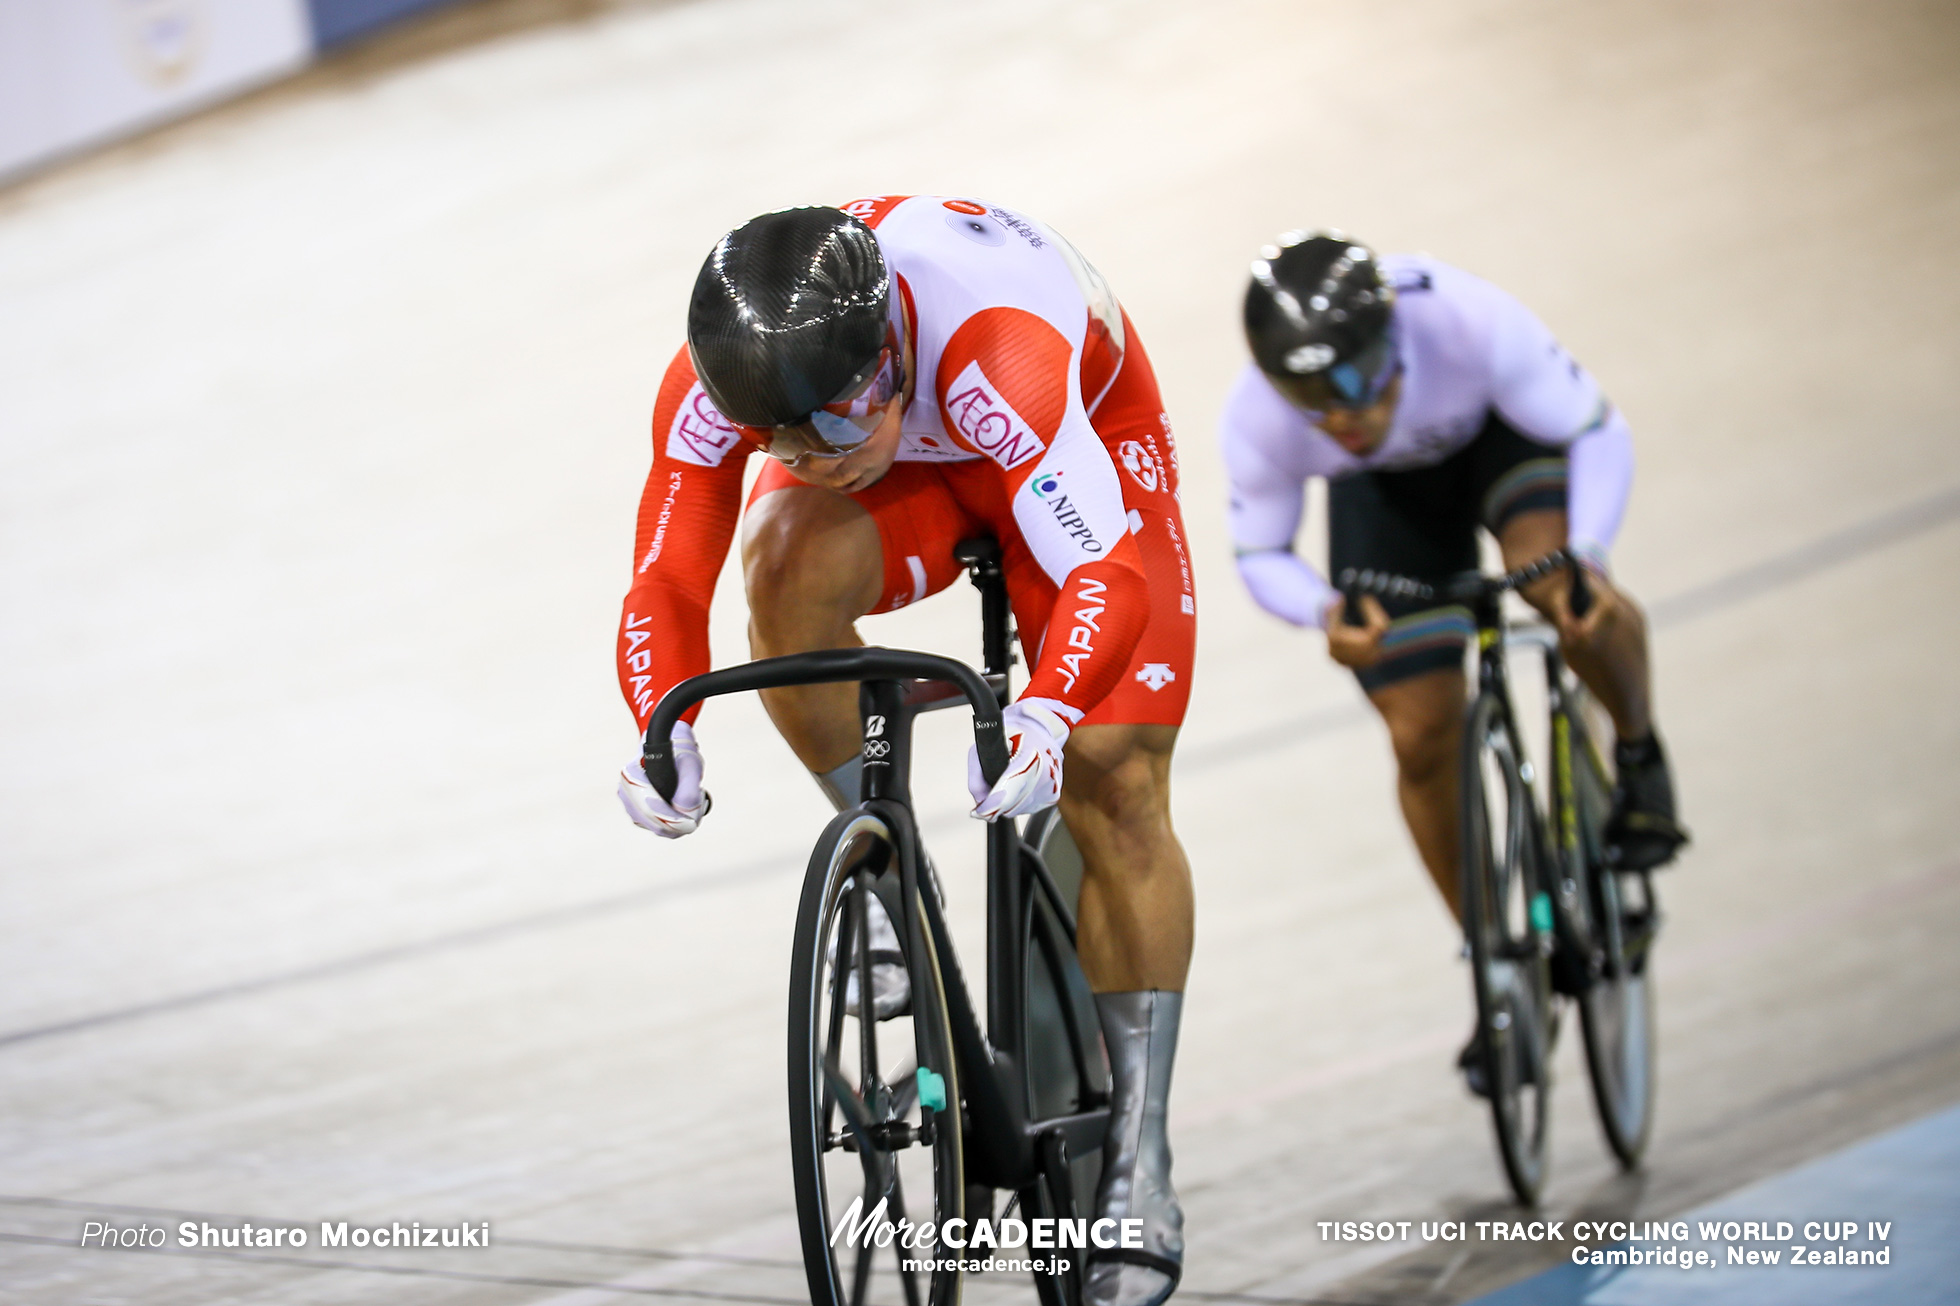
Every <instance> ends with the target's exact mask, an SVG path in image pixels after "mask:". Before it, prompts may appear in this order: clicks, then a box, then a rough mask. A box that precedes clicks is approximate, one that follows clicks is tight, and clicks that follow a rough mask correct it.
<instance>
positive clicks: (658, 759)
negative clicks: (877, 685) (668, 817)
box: [640, 647, 1007, 803]
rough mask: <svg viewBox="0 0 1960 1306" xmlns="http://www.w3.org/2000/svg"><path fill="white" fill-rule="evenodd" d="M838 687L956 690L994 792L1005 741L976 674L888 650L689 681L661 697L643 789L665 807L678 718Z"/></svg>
mask: <svg viewBox="0 0 1960 1306" xmlns="http://www.w3.org/2000/svg"><path fill="white" fill-rule="evenodd" d="M840 680H859V681H862V680H944V681H949V682H951V683H952V684H954V685H957V686H958V687H959V690H960V692H961V693H962V694H965V695H966V701H967V702H969V703H971V704H973V746H974V747H975V748H976V749H977V750H979V753H980V771H981V774H983V775H985V776H986V778H987V783H988V784H990V785H991V784H992V783H994V781H996V780H998V779H1000V775H1001V772H1003V771H1005V770H1006V769H1007V741H1006V740H1005V739H1004V738H1003V737H1002V734H1001V727H1000V704H999V702H998V701H997V700H996V699H995V698H994V693H993V691H992V690H991V689H989V688H987V682H986V681H984V680H982V679H981V678H980V673H979V672H977V671H975V670H974V669H973V668H972V667H969V666H968V665H966V663H964V662H959V661H956V660H954V659H952V658H943V657H939V656H937V655H936V654H932V653H911V652H907V651H905V650H903V649H894V648H876V647H873V648H833V649H823V650H820V651H818V652H815V653H791V654H788V655H786V656H784V657H779V658H763V659H761V660H760V661H757V662H745V663H743V664H742V665H740V666H735V667H726V668H723V669H722V670H720V671H710V672H708V673H706V674H705V675H699V676H691V677H689V678H688V679H686V680H683V681H681V683H680V684H678V685H675V686H674V687H673V688H672V689H670V690H668V691H667V692H666V694H665V695H663V696H662V697H661V700H660V702H659V704H658V705H657V706H656V707H655V708H654V709H653V716H652V717H651V718H649V719H648V721H647V734H646V742H645V743H644V745H643V746H642V748H641V757H640V761H641V765H642V767H643V768H644V769H645V770H646V773H647V783H648V784H650V785H652V786H653V788H654V791H655V792H656V793H658V794H659V795H660V796H661V797H662V798H664V799H666V800H667V801H668V802H670V803H671V802H672V801H673V800H674V790H675V788H676V787H677V786H678V785H679V784H680V776H679V775H678V774H677V773H676V771H675V770H674V744H673V740H672V738H671V736H672V735H673V733H674V723H675V722H676V721H678V720H680V719H681V713H683V712H685V711H687V710H688V709H689V708H690V707H693V706H694V705H695V704H696V703H699V702H700V701H702V700H703V699H707V698H715V697H717V696H719V695H722V694H740V693H743V692H745V691H747V690H751V689H782V688H785V687H787V686H789V685H822V684H830V683H833V682H836V681H840Z"/></svg>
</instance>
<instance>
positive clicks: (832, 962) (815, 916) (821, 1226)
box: [789, 810, 964, 1306]
mask: <svg viewBox="0 0 1960 1306" xmlns="http://www.w3.org/2000/svg"><path fill="white" fill-rule="evenodd" d="M902 893H903V891H902V888H901V884H900V877H899V852H898V848H897V847H896V845H895V844H894V842H893V838H892V833H891V830H890V828H889V827H888V826H887V825H886V824H885V822H884V821H882V820H880V819H879V818H878V817H877V816H876V815H873V814H872V813H869V812H865V811H862V810H857V811H850V812H845V813H844V814H842V815H840V816H838V817H837V818H836V819H835V820H833V821H832V822H831V823H830V825H829V827H828V828H827V829H825V831H824V834H823V837H822V839H820V840H819V841H818V844H817V847H816V851H815V852H814V853H812V855H811V858H810V868H809V872H808V874H807V876H806V878H805V880H804V885H803V899H802V904H801V906H800V908H799V910H798V912H797V922H796V942H795V945H794V948H793V950H792V962H791V972H790V1007H789V1110H790V1156H791V1163H792V1165H793V1167H794V1169H795V1179H796V1212H797V1220H798V1224H799V1226H800V1230H801V1234H802V1242H803V1266H804V1271H805V1274H806V1275H807V1276H808V1279H809V1285H810V1300H811V1301H812V1302H813V1303H815V1306H870V1304H871V1303H896V1302H901V1301H902V1302H903V1303H905V1306H954V1303H957V1302H958V1300H959V1296H960V1284H961V1278H960V1273H959V1271H958V1270H957V1269H955V1268H951V1267H950V1266H949V1264H948V1263H947V1262H945V1261H944V1260H943V1259H941V1253H940V1248H939V1247H938V1246H937V1244H936V1243H925V1244H923V1245H920V1243H921V1240H920V1239H918V1238H916V1237H911V1238H908V1237H907V1236H906V1232H907V1229H908V1223H907V1222H909V1227H910V1228H912V1229H916V1228H917V1227H918V1226H920V1225H922V1224H924V1223H925V1222H926V1221H931V1222H932V1224H933V1227H934V1228H935V1229H937V1228H939V1227H940V1226H941V1225H943V1224H944V1222H945V1221H946V1220H949V1219H951V1218H953V1217H955V1216H958V1215H959V1214H960V1213H961V1210H962V1207H963V1203H964V1172H963V1167H962V1154H961V1129H960V1094H959V1074H958V1067H957V1065H956V1064H955V1061H954V1058H953V1055H952V1043H951V1037H950V1021H949V1020H948V1017H947V1013H946V1001H945V989H944V985H943V983H942V979H941V975H940V969H939V959H938V955H937V953H936V951H935V949H934V947H933V942H932V935H931V932H930V930H926V929H923V928H922V929H921V931H920V932H921V934H922V935H923V942H922V943H921V944H920V945H918V946H915V945H914V942H913V940H912V939H911V938H910V937H909V936H908V932H907V930H906V927H905V913H904V911H903V910H902ZM912 905H913V908H914V911H915V913H919V914H920V916H921V918H922V916H923V904H922V903H920V902H918V901H916V900H915V901H914V903H913V904H912ZM881 918H882V919H881ZM894 954H897V956H896V957H894ZM898 958H902V960H903V966H904V970H905V975H906V979H907V981H908V982H909V996H902V995H899V994H898V993H897V992H896V990H895V988H894V986H893V985H892V984H891V983H889V982H887V983H886V984H885V986H884V989H883V991H881V990H880V987H879V984H878V983H877V978H884V979H886V980H887V981H889V980H890V977H891V966H892V964H893V962H894V961H895V960H897V959H898ZM881 967H882V968H884V971H885V974H884V975H883V976H879V975H878V971H879V969H880V968H881ZM881 1204H882V1207H883V1209H882V1212H881V1211H880V1206H881ZM907 1242H912V1243H913V1244H914V1245H913V1246H909V1247H908V1246H906V1245H905V1244H906V1243H907ZM908 1260H922V1261H925V1262H928V1263H929V1264H930V1268H928V1269H917V1268H912V1269H908V1268H907V1267H906V1262H907V1261H908Z"/></svg>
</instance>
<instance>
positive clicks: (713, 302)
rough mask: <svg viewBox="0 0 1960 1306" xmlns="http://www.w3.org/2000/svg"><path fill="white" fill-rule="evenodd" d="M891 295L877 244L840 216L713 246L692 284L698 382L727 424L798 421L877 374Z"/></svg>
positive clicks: (811, 212) (796, 216) (798, 215)
mask: <svg viewBox="0 0 1960 1306" xmlns="http://www.w3.org/2000/svg"><path fill="white" fill-rule="evenodd" d="M890 296H891V278H890V277H889V275H888V274H887V273H886V270H885V257H884V255H883V254H882V253H880V252H879V249H878V239H877V237H876V236H874V235H872V234H871V228H869V227H867V226H865V225H864V224H863V223H862V222H859V221H858V220H857V219H856V218H853V217H852V216H850V215H849V214H848V213H845V212H843V211H842V210H841V209H828V208H799V209H783V210H781V211H780V212H776V213H765V214H763V215H762V216H761V217H758V218H752V219H750V220H749V221H747V222H745V223H743V224H742V225H741V226H739V227H737V228H735V230H733V231H731V232H729V233H728V234H727V235H726V236H723V237H722V238H721V240H720V241H719V242H717V243H716V245H715V247H714V249H713V251H712V252H710V253H709V255H708V260H707V262H705V263H703V264H702V265H701V275H700V276H698V277H696V278H695V281H694V297H693V298H692V299H691V300H690V301H689V302H688V306H687V348H688V353H689V354H690V355H692V357H693V359H694V371H695V374H696V375H697V376H699V377H700V378H701V386H702V388H703V389H704V390H706V391H707V392H708V397H709V398H710V399H712V400H714V403H715V407H716V408H719V409H720V410H721V412H722V415H723V416H724V417H726V418H728V420H729V421H731V422H734V423H736V424H738V425H741V426H754V427H773V426H786V425H789V424H792V423H797V422H802V421H804V420H805V419H806V418H808V417H809V416H810V414H811V413H813V412H815V411H816V410H817V409H819V408H822V407H823V406H824V405H825V404H828V403H831V402H832V401H833V400H835V399H836V398H837V397H838V396H839V395H845V394H850V393H852V392H853V391H854V390H856V389H857V388H858V387H860V386H862V385H863V384H864V383H865V381H866V379H867V378H868V377H869V376H870V375H871V373H872V371H873V369H875V368H876V367H877V365H878V362H879V358H880V353H881V351H882V349H883V347H884V344H885V331H886V327H887V310H888V309H889V307H890Z"/></svg>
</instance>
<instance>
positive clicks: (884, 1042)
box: [644, 540, 1110, 1306]
mask: <svg viewBox="0 0 1960 1306" xmlns="http://www.w3.org/2000/svg"><path fill="white" fill-rule="evenodd" d="M954 552H955V556H956V557H957V558H958V559H959V561H960V562H961V563H962V564H963V565H964V566H965V567H966V568H967V571H968V574H969V577H970V579H971V580H972V582H973V584H974V585H975V586H976V587H977V588H978V589H979V590H980V595H981V627H982V629H981V648H982V654H983V666H984V672H976V671H975V670H974V669H973V668H972V667H970V666H968V665H967V664H965V663H963V662H959V661H956V660H954V659H951V658H945V657H939V656H935V655H932V654H927V653H913V652H905V651H902V650H897V649H886V648H875V647H873V648H853V649H830V650H824V651H821V652H814V653H801V654H792V655H789V656H786V657H776V658H765V659H762V660H760V661H756V662H751V663H747V664H745V665H742V666H737V667H730V668H727V669H725V670H721V671H711V672H709V673H707V674H705V675H700V676H695V677H693V678H692V679H689V680H685V681H683V682H681V683H680V684H678V685H676V686H675V687H674V688H673V689H671V690H669V691H668V692H667V694H666V696H665V697H663V698H662V699H661V701H660V703H659V705H658V706H657V707H655V709H654V712H653V716H652V718H651V719H650V720H649V722H648V727H647V735H646V745H645V755H644V763H645V768H646V773H647V778H648V781H649V782H650V783H651V784H652V785H653V787H654V788H655V789H656V790H658V791H659V792H660V793H661V794H662V795H663V796H664V797H667V798H668V799H669V800H670V801H671V798H672V795H673V792H674V787H675V784H676V781H677V775H676V772H675V768H674V762H673V756H672V751H671V746H670V744H669V736H670V734H671V733H672V730H673V725H674V722H675V721H677V720H678V719H679V718H680V715H681V713H682V712H684V711H686V710H687V709H688V708H689V707H691V706H693V705H694V704H695V703H698V702H700V701H702V700H703V699H706V698H711V697H714V696H716V695H720V694H732V693H741V692H745V691H748V690H760V689H771V688H778V687H784V686H790V685H812V684H822V683H827V682H838V681H857V682H859V709H860V716H861V719H862V727H863V741H864V742H863V779H862V800H861V801H860V802H859V803H858V804H857V805H856V806H854V807H851V808H849V809H848V810H846V811H844V812H842V813H840V814H839V815H838V816H837V817H835V818H834V819H833V820H832V821H831V822H830V824H829V826H828V827H826V828H825V830H824V832H823V834H822V836H821V837H820V838H819V839H818V841H817V845H816V849H815V851H814V852H812V854H811V856H810V861H809V867H808V870H807V872H806V874H805V877H804V882H803V893H802V900H801V903H800V906H799V909H798V912H797V921H796V933H795V937H794V943H793V946H792V949H791V967H790V993H789V1113H790V1154H791V1164H792V1167H793V1170H794V1178H795V1187H796V1208H797V1220H798V1225H799V1229H800V1233H801V1237H802V1245H803V1263H804V1269H805V1272H806V1274H807V1276H808V1279H809V1287H810V1299H811V1301H812V1302H814V1303H816V1304H817V1306H866V1303H869V1302H871V1301H874V1300H881V1299H882V1300H889V1301H899V1300H902V1301H903V1302H904V1303H905V1306H950V1304H951V1303H954V1302H957V1301H958V1300H959V1296H960V1291H961V1285H962V1278H963V1275H964V1273H965V1272H966V1271H967V1270H968V1269H969V1268H971V1266H972V1265H973V1264H975V1263H978V1262H980V1261H982V1260H984V1259H985V1258H986V1257H987V1256H989V1255H1001V1256H1006V1257H1009V1258H1012V1259H1017V1260H1026V1261H1031V1262H1034V1263H1035V1265H1036V1268H1035V1269H1034V1270H1033V1273H1034V1280H1035V1286H1036V1289H1037V1292H1038V1295H1039V1298H1040V1300H1041V1302H1042V1304H1043V1306H1077V1303H1079V1302H1080V1300H1081V1288H1082V1281H1083V1278H1084V1275H1085V1272H1086V1259H1087V1256H1088V1253H1089V1252H1091V1251H1093V1250H1094V1249H1095V1246H1098V1245H1103V1244H1102V1243H1100V1242H1098V1235H1099V1234H1100V1236H1101V1237H1102V1238H1104V1239H1107V1238H1108V1237H1109V1236H1110V1231H1108V1230H1097V1229H1096V1228H1095V1227H1094V1222H1093V1220H1092V1219H1091V1218H1089V1217H1092V1216H1093V1214H1094V1202H1095V1192H1096V1184H1097V1182H1098V1180H1099V1178H1100V1173H1101V1164H1102V1161H1101V1158H1102V1145H1103V1138H1104V1135H1105V1134H1106V1133H1107V1132H1108V1124H1109V1088H1110V1081H1109V1067H1108V1062H1107V1060H1106V1058H1105V1057H1104V1054H1103V1048H1102V1040H1101V1032H1102V1031H1101V1024H1100V1021H1099V1018H1098V1016H1097V1014H1096V1006H1095V1001H1094V999H1093V997H1092V996H1091V994H1090V991H1089V985H1088V981H1087V980H1086V979H1085V978H1084V977H1083V974H1082V969H1081V966H1080V965H1079V963H1078V962H1077V960H1076V954H1075V916H1074V905H1073V897H1074V895H1073V892H1072V890H1071V891H1065V890H1064V889H1063V888H1061V887H1060V886H1058V885H1057V883H1056V881H1055V879H1054V877H1053V876H1052V875H1051V874H1050V873H1049V870H1048V867H1047V866H1046V864H1045V863H1044V860H1043V852H1044V851H1045V852H1047V853H1048V854H1049V855H1051V856H1054V857H1056V858H1057V860H1058V861H1060V862H1063V863H1068V862H1071V861H1075V855H1074V853H1073V849H1072V847H1071V845H1070V843H1069V840H1068V835H1067V829H1066V827H1065V826H1064V825H1063V824H1062V823H1061V821H1060V819H1059V817H1058V816H1057V814H1056V812H1055V809H1053V808H1050V809H1049V810H1048V811H1045V812H1043V813H1041V814H1040V815H1038V816H1036V817H1034V818H1031V819H1030V820H1029V822H1028V823H1027V828H1026V830H1025V831H1023V829H1021V828H1020V824H1019V823H1018V822H1015V821H1010V820H1000V821H995V822H993V823H991V824H990V825H989V826H988V827H987V879H986V894H987V898H986V902H987V947H986V952H987V975H986V1024H985V1027H984V1029H983V1028H982V1025H981V1023H980V1018H979V1014H978V1013H977V1011H976V1009H975V1005H974V1001H973V998H972V996H971V994H970V992H969V990H968V987H967V984H966V981H965V979H964V977H963V975H962V972H961V969H960V964H959V959H958V956H957V954H956V952H955V950H954V946H953V938H952V935H951V933H950V932H949V930H948V928H947V922H946V915H945V908H944V905H943V899H942V896H941V886H940V884H939V881H938V875H937V873H936V871H935V870H934V868H933V864H932V861H931V859H930V857H929V856H928V855H927V853H926V849H925V845H924V844H923V842H922V841H921V839H920V836H919V828H918V822H917V820H916V818H915V816H914V814H913V810H912V797H911V784H910V772H911V743H912V726H913V722H914V720H915V719H916V718H917V716H918V715H919V714H920V713H923V712H930V711H934V710H937V709H940V708H946V707H955V706H959V705H961V704H969V705H971V707H972V709H973V732H974V744H975V747H976V748H977V750H978V752H979V755H980V759H981V766H982V771H983V773H984V774H985V775H986V777H987V780H988V783H990V784H991V783H992V782H993V781H994V780H996V779H998V777H999V776H1000V774H1001V772H1002V771H1003V770H1004V769H1005V768H1006V765H1007V758H1008V750H1007V745H1006V742H1005V741H1004V740H1003V739H1002V737H1001V716H1000V709H1001V704H1002V703H1003V702H1004V701H1006V699H1007V698H1008V667H1009V663H1010V659H1011V652H1010V632H1009V608H1008V598H1007V590H1006V584H1005V582H1004V580H1003V579H1002V576H1001V570H1000V554H999V547H998V545H997V544H996V543H995V542H994V541H993V540H970V541H966V542H963V543H962V544H960V545H959V546H958V547H957V548H956V549H955V551H954ZM1075 864H1076V865H1077V866H1078V867H1079V861H1075ZM1078 874H1079V871H1078ZM880 967H884V968H886V969H885V971H884V973H883V974H882V975H881V973H880ZM901 972H902V974H903V976H904V984H903V986H902V991H901V990H900V988H899V986H897V985H896V984H895V983H894V982H893V980H894V978H895V976H896V975H897V974H899V973H901ZM881 981H882V983H881ZM997 1190H1004V1191H1005V1192H1007V1193H1008V1194H1009V1195H1010V1196H1009V1202H1008V1206H1007V1207H1006V1208H1003V1210H1002V1211H1001V1213H1000V1214H1001V1219H1000V1220H997V1221H996V1220H994V1219H993V1216H994V1210H993V1207H994V1203H995V1200H996V1194H997ZM1017 1207H1018V1209H1019V1220H1018V1223H1019V1224H1020V1225H1021V1227H1023V1228H1026V1229H1028V1230H1029V1231H1030V1239H1031V1241H1032V1242H1034V1243H1035V1245H1033V1246H1024V1247H1020V1248H1005V1247H1002V1248H995V1247H989V1246H986V1245H985V1244H978V1243H977V1240H978V1239H979V1238H981V1237H982V1236H983V1235H981V1234H980V1232H979V1227H978V1222H979V1221H989V1222H990V1223H989V1231H990V1234H991V1233H992V1232H993V1231H994V1230H995V1229H997V1228H999V1227H1005V1226H1007V1225H1008V1223H1009V1222H1008V1221H1007V1220H1006V1218H1005V1217H1006V1216H1007V1215H1008V1214H1009V1213H1010V1212H1011V1211H1012V1210H1013V1209H1015V1208H1017ZM927 1225H930V1226H931V1232H930V1234H928V1233H927V1232H926V1226H927ZM1043 1225H1046V1226H1047V1227H1048V1229H1049V1230H1050V1232H1051V1235H1052V1236H1051V1237H1050V1238H1049V1239H1048V1240H1047V1241H1049V1242H1051V1243H1056V1244H1061V1245H1052V1246H1046V1247H1044V1246H1041V1245H1039V1243H1040V1241H1041V1235H1040V1232H1039V1231H1040V1229H1041V1228H1042V1226H1043ZM955 1231H957V1233H956V1232H955Z"/></svg>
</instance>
